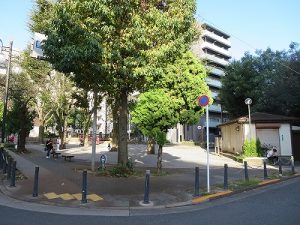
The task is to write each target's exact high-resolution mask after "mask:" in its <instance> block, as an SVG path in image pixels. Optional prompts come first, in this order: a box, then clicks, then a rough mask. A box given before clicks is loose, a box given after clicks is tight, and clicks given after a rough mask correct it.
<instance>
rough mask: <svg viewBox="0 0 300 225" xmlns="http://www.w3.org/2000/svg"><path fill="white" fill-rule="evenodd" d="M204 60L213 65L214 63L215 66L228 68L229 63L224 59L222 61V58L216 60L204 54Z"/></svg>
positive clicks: (214, 57)
mask: <svg viewBox="0 0 300 225" xmlns="http://www.w3.org/2000/svg"><path fill="white" fill-rule="evenodd" d="M203 56H204V59H206V60H208V61H211V62H213V63H216V64H219V65H221V66H224V67H226V66H228V65H229V62H228V61H227V60H225V59H222V58H218V57H216V56H214V55H210V54H204V55H203Z"/></svg>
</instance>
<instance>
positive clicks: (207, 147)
mask: <svg viewBox="0 0 300 225" xmlns="http://www.w3.org/2000/svg"><path fill="white" fill-rule="evenodd" d="M206 161H207V193H209V192H210V183H209V120H208V105H206Z"/></svg>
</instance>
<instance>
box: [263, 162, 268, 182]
mask: <svg viewBox="0 0 300 225" xmlns="http://www.w3.org/2000/svg"><path fill="white" fill-rule="evenodd" d="M266 179H268V171H267V163H266V162H265V161H264V180H266Z"/></svg>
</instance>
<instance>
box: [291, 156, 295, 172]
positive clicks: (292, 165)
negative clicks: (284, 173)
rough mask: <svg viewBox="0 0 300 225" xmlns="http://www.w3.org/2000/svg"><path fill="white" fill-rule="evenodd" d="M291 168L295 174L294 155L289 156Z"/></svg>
mask: <svg viewBox="0 0 300 225" xmlns="http://www.w3.org/2000/svg"><path fill="white" fill-rule="evenodd" d="M291 170H292V174H295V162H294V156H291Z"/></svg>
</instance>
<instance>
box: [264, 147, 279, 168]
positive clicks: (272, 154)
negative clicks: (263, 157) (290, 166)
mask: <svg viewBox="0 0 300 225" xmlns="http://www.w3.org/2000/svg"><path fill="white" fill-rule="evenodd" d="M267 158H268V160H269V161H270V162H272V163H273V164H274V165H275V164H276V163H277V162H278V154H277V149H276V148H275V147H273V148H272V149H271V150H269V151H268V152H267Z"/></svg>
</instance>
